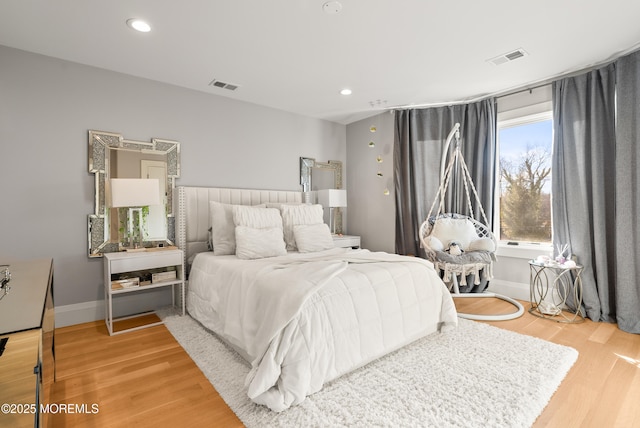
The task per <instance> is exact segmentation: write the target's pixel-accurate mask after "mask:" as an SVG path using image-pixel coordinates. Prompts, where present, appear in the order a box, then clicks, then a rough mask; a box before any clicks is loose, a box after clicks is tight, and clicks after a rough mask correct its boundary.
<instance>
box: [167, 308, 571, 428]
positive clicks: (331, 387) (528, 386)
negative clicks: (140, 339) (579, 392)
mask: <svg viewBox="0 0 640 428" xmlns="http://www.w3.org/2000/svg"><path fill="white" fill-rule="evenodd" d="M159 315H160V316H161V317H162V318H163V319H164V321H165V324H166V326H167V328H168V329H169V331H170V332H171V333H172V334H173V336H174V337H175V338H176V340H177V341H178V342H179V343H180V345H182V347H183V348H184V349H185V350H186V351H187V353H188V354H189V356H190V357H191V358H192V359H193V360H194V361H195V363H196V364H197V365H198V367H200V369H201V370H202V372H203V373H204V374H205V376H206V377H207V378H208V379H209V381H210V382H211V383H212V384H213V386H214V387H215V389H216V390H217V391H218V393H219V394H220V395H221V396H222V398H223V399H224V400H225V401H226V403H227V404H228V405H229V407H230V408H231V409H232V410H233V411H234V412H235V413H236V415H238V417H239V418H240V420H241V421H242V422H243V423H244V424H245V425H246V426H247V427H249V428H254V427H256V428H258V427H260V428H262V427H373V426H387V427H390V426H393V427H418V426H419V427H437V428H442V427H483V428H484V427H500V428H504V427H530V426H531V425H532V424H533V423H534V422H535V420H536V418H537V417H538V416H539V415H540V413H542V410H543V409H544V407H545V406H546V405H547V403H548V402H549V400H550V398H551V396H552V395H553V393H554V391H555V390H556V389H557V388H558V386H559V385H560V383H561V382H562V380H563V379H564V377H565V375H566V374H567V372H568V371H569V369H570V368H571V366H572V365H573V363H574V362H575V361H576V359H577V357H578V352H577V351H576V350H575V349H573V348H569V347H566V346H562V345H557V344H554V343H551V342H547V341H544V340H541V339H537V338H534V337H530V336H525V335H522V334H518V333H514V332H511V331H507V330H503V329H500V328H496V327H492V326H490V325H487V324H482V323H478V322H474V321H469V320H464V319H460V320H459V326H458V328H457V329H455V330H454V331H450V332H447V333H444V334H440V333H435V334H433V335H431V336H428V337H426V338H423V339H420V340H418V341H416V342H414V343H413V344H411V345H409V346H406V347H405V348H402V349H400V350H398V351H396V352H393V353H391V354H389V355H387V356H385V357H382V358H380V359H378V360H376V361H373V362H372V363H370V364H368V365H366V366H364V367H362V368H360V369H358V370H356V371H354V372H352V373H349V374H347V375H344V376H342V377H340V378H338V379H336V380H334V381H333V382H330V383H328V384H326V385H325V386H324V388H323V389H322V390H321V391H320V392H317V393H315V394H313V395H311V396H309V397H307V399H306V400H305V401H303V402H302V403H301V404H300V405H298V406H294V407H291V408H289V409H287V410H286V411H284V412H282V413H275V412H272V411H270V410H269V409H268V408H266V407H264V406H260V405H257V404H255V403H253V402H252V401H251V400H250V399H249V398H248V397H247V395H246V387H245V386H244V379H245V377H246V375H247V373H248V372H249V365H248V364H247V363H246V362H245V361H244V360H243V359H242V358H241V357H240V356H239V355H238V354H237V353H236V352H234V351H233V350H231V349H230V348H229V347H227V346H226V345H225V344H224V343H222V342H221V341H220V340H219V339H218V338H217V336H215V335H214V334H212V333H210V332H209V331H208V330H207V329H205V328H204V327H202V326H201V325H200V324H199V323H198V322H197V321H195V320H193V319H192V318H191V317H189V316H188V315H187V316H184V317H181V316H177V315H175V314H173V313H171V312H169V311H161V312H160V313H159Z"/></svg>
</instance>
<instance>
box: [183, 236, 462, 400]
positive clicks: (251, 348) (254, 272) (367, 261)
mask: <svg viewBox="0 0 640 428" xmlns="http://www.w3.org/2000/svg"><path fill="white" fill-rule="evenodd" d="M187 304H188V308H189V312H190V314H191V315H192V316H194V318H196V319H198V320H199V321H200V322H202V323H203V324H204V325H205V326H207V327H208V328H210V329H212V330H213V331H215V332H216V333H218V334H219V335H221V336H222V337H223V338H225V339H226V340H228V341H229V342H230V343H231V344H232V345H233V346H235V347H236V348H239V350H240V351H241V352H244V354H245V358H248V360H249V361H250V362H251V364H252V370H251V372H250V374H249V376H248V377H247V385H248V391H247V393H248V395H249V397H251V398H252V399H253V400H254V401H256V402H258V403H261V404H265V405H267V406H269V407H270V408H271V409H273V410H276V411H281V410H284V409H286V408H287V407H289V406H291V405H293V404H297V403H299V402H301V401H302V400H304V398H305V397H306V396H307V395H309V394H311V393H313V392H316V391H318V390H320V389H321V388H322V385H323V384H324V382H326V381H328V380H331V379H334V378H335V377H337V376H340V375H342V374H344V373H346V372H348V371H350V370H352V369H354V368H356V367H359V366H361V365H363V364H366V363H368V362H369V361H372V360H373V359H375V358H378V357H380V356H381V355H384V354H385V353H387V352H390V351H392V350H395V349H397V348H399V347H401V346H404V345H406V344H407V343H410V342H411V341H413V340H415V339H417V338H418V337H422V336H424V335H426V334H430V333H432V332H434V331H437V330H441V329H442V327H447V326H454V325H456V323H457V317H456V313H455V307H454V305H453V301H452V299H451V296H450V294H449V292H448V290H447V289H446V287H445V286H444V284H443V283H442V281H441V280H440V279H439V278H438V276H437V274H436V273H435V270H434V269H433V265H432V264H431V263H430V262H428V261H426V260H423V259H419V258H412V257H402V256H398V255H393V254H387V253H372V252H369V251H367V250H347V249H342V248H337V249H333V250H328V251H322V252H318V253H311V254H299V253H293V254H289V255H287V256H282V257H273V258H269V259H260V260H251V261H246V260H239V259H236V258H232V257H226V258H220V257H215V256H210V255H208V254H206V253H205V254H202V255H199V256H198V257H197V258H196V260H195V261H194V264H193V267H192V270H191V276H190V281H189V296H188V301H187Z"/></svg>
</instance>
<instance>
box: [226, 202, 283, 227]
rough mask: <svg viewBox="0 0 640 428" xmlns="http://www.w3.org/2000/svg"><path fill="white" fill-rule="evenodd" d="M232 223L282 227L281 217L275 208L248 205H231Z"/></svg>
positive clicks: (249, 225) (248, 225)
mask: <svg viewBox="0 0 640 428" xmlns="http://www.w3.org/2000/svg"><path fill="white" fill-rule="evenodd" d="M233 223H234V224H235V225H236V227H237V226H247V227H253V228H255V229H268V228H272V227H278V228H280V229H282V217H280V211H278V210H277V209H276V208H259V207H252V206H248V205H234V206H233Z"/></svg>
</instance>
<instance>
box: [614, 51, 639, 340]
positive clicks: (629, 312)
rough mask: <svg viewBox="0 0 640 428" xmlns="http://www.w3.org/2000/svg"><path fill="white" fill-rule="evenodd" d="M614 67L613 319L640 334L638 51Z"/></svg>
mask: <svg viewBox="0 0 640 428" xmlns="http://www.w3.org/2000/svg"><path fill="white" fill-rule="evenodd" d="M616 70H617V78H618V82H617V112H618V113H617V114H618V117H617V128H616V140H617V142H616V163H615V168H614V170H615V171H616V200H615V203H616V217H615V232H616V235H615V236H616V253H615V254H616V260H615V261H616V279H617V284H616V290H615V291H616V294H615V296H616V299H615V304H616V320H617V322H618V327H620V329H622V330H625V331H628V332H630V333H640V249H639V248H640V225H639V224H638V222H639V221H640V206H639V203H640V175H639V174H638V166H639V165H640V163H639V162H640V52H635V53H633V54H631V55H628V56H625V57H623V58H620V59H619V60H618V61H617V62H616Z"/></svg>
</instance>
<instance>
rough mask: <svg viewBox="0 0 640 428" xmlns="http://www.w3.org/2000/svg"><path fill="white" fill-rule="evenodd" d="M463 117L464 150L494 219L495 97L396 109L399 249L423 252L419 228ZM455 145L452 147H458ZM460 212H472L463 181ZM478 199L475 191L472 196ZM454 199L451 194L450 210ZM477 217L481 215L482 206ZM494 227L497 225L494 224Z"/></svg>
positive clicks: (458, 189) (459, 191)
mask: <svg viewBox="0 0 640 428" xmlns="http://www.w3.org/2000/svg"><path fill="white" fill-rule="evenodd" d="M457 122H459V123H460V131H461V133H460V134H461V135H460V138H461V144H462V146H461V152H462V155H463V157H464V159H465V162H466V163H467V166H468V168H469V172H470V174H471V178H472V180H473V182H474V185H475V186H476V189H477V191H478V195H479V197H480V201H481V203H482V205H483V208H484V210H485V213H486V214H487V218H488V219H489V222H491V221H492V220H493V203H494V199H493V197H494V185H495V164H496V108H495V100H494V99H487V100H483V101H480V102H477V103H473V104H465V105H455V106H447V107H439V108H428V109H413V110H402V111H396V112H395V136H394V154H393V156H394V181H395V194H396V252H397V253H398V254H412V255H419V256H422V257H424V251H423V250H422V249H421V248H420V239H419V236H418V234H419V229H420V225H421V224H422V222H423V221H424V220H425V219H426V216H427V214H428V212H429V208H430V207H431V204H432V203H433V200H434V198H435V196H436V193H437V190H438V187H439V185H440V177H439V175H440V161H441V158H442V152H443V149H444V143H445V140H446V138H447V135H448V134H449V132H450V131H451V129H452V128H453V126H454V125H455V124H456V123H457ZM453 146H454V145H453V144H452V145H451V150H453ZM453 186H454V187H452V188H454V189H456V191H455V192H454V193H455V194H456V197H457V199H458V203H457V206H458V207H459V208H460V209H459V210H458V212H459V213H460V214H466V215H469V214H470V213H468V212H467V208H466V203H464V199H465V195H464V190H463V188H462V183H461V182H458V183H454V184H453ZM472 201H473V196H472ZM454 206H456V204H455V201H453V199H452V198H449V201H448V205H447V209H448V210H452V209H453V208H452V207H454ZM474 210H475V211H476V212H475V213H472V214H473V216H474V217H475V218H476V219H478V220H480V221H482V220H481V216H480V213H479V211H478V209H477V207H475V206H474ZM488 226H489V227H491V226H492V225H491V224H489V225H488Z"/></svg>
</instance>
